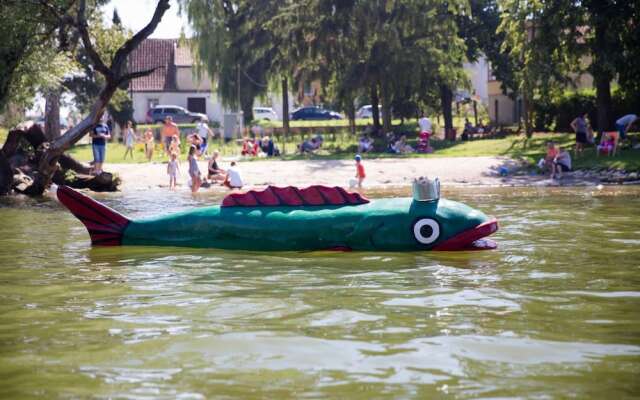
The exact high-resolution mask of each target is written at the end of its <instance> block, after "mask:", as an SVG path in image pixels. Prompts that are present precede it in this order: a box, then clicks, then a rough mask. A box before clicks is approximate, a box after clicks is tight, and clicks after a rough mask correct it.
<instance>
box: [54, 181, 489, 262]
mask: <svg viewBox="0 0 640 400" xmlns="http://www.w3.org/2000/svg"><path fill="white" fill-rule="evenodd" d="M58 197H59V199H60V200H61V202H62V203H63V204H65V205H66V206H67V207H68V208H69V209H70V210H71V211H72V213H74V215H76V216H77V217H78V218H79V219H80V220H81V221H82V222H83V223H85V225H86V226H87V229H88V230H89V233H90V235H91V238H92V242H93V244H94V245H136V246H182V247H200V248H216V249H229V250H255V251H300V250H306V251H309V250H331V249H339V250H362V251H421V250H464V249H473V248H494V247H495V244H494V243H492V242H491V241H480V240H479V239H481V238H483V237H485V236H487V235H489V234H491V233H493V232H495V231H496V230H497V222H496V221H495V219H491V218H489V217H488V216H486V215H485V214H484V213H482V212H480V211H478V210H475V209H473V208H471V207H469V206H467V205H465V204H462V203H458V202H455V201H449V200H446V199H440V200H435V201H416V200H414V199H412V198H390V199H378V200H371V201H368V202H366V203H364V204H346V205H326V204H325V205H304V206H298V207H292V206H282V205H279V206H250V207H247V206H232V207H225V206H210V207H202V208H197V209H192V210H188V211H184V212H179V213H175V214H171V215H165V216H159V217H155V218H148V219H141V220H129V219H127V218H126V217H123V216H121V215H120V214H118V213H116V212H115V211H113V210H111V209H109V208H108V207H106V206H104V205H102V204H100V203H98V202H96V201H95V200H93V199H90V198H88V197H86V196H84V195H82V194H80V193H78V192H76V191H74V190H73V189H69V188H66V187H61V188H59V189H58ZM79 204H81V206H80V205H79ZM87 209H92V210H94V214H97V215H102V216H104V217H103V218H104V220H99V221H96V218H97V217H96V215H87V213H86V210H87ZM110 213H114V214H110ZM105 220H106V221H107V222H106V223H105ZM97 223H102V225H104V226H107V227H106V228H105V227H104V226H96V224H97Z"/></svg>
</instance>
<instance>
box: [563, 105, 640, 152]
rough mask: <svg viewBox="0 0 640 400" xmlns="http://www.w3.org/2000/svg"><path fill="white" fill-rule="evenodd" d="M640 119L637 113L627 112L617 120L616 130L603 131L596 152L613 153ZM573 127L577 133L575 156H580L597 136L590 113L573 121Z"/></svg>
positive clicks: (592, 143)
mask: <svg viewBox="0 0 640 400" xmlns="http://www.w3.org/2000/svg"><path fill="white" fill-rule="evenodd" d="M639 121H640V117H638V116H637V115H636V114H627V115H624V116H622V117H620V118H618V119H617V120H616V130H615V131H613V132H603V134H602V138H601V140H600V143H599V144H597V145H596V153H597V154H598V155H599V154H606V155H611V154H613V153H614V152H615V148H616V146H617V144H618V142H620V141H622V140H625V138H626V136H627V132H629V130H630V129H631V127H632V126H633V125H634V124H635V123H637V122H639ZM570 125H571V129H573V131H574V132H575V135H576V147H575V156H576V157H578V156H579V155H580V154H582V153H583V152H584V149H585V147H586V146H589V145H594V144H595V138H594V135H593V128H592V127H591V124H590V123H589V114H588V113H586V112H585V113H583V114H582V115H579V116H577V117H576V118H575V119H574V120H573V121H571V124H570Z"/></svg>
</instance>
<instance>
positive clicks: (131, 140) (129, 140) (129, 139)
mask: <svg viewBox="0 0 640 400" xmlns="http://www.w3.org/2000/svg"><path fill="white" fill-rule="evenodd" d="M123 139H124V145H125V146H126V147H127V149H126V150H125V151H124V159H125V160H126V159H127V154H130V155H131V159H132V160H133V145H134V144H135V142H136V132H135V131H134V130H133V123H132V122H131V121H127V127H126V128H125V130H124V138H123Z"/></svg>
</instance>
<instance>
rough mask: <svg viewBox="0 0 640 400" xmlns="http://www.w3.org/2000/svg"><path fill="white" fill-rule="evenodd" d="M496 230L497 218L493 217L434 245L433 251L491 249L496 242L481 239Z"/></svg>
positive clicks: (495, 245) (496, 245) (494, 246)
mask: <svg viewBox="0 0 640 400" xmlns="http://www.w3.org/2000/svg"><path fill="white" fill-rule="evenodd" d="M497 230H498V220H497V219H495V218H492V219H490V220H489V221H486V222H483V223H481V224H480V225H478V226H476V227H474V228H471V229H467V230H466V231H463V232H460V233H458V234H457V235H455V236H453V237H451V238H449V239H447V240H445V241H444V242H442V243H440V244H438V245H437V246H435V247H434V248H433V249H432V250H435V251H460V250H463V251H470V250H493V249H495V248H497V247H498V244H497V243H496V242H495V241H493V240H491V239H483V238H484V237H486V236H489V235H491V234H492V233H494V232H495V231H497Z"/></svg>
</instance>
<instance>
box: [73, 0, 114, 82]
mask: <svg viewBox="0 0 640 400" xmlns="http://www.w3.org/2000/svg"><path fill="white" fill-rule="evenodd" d="M86 9H87V1H86V0H80V4H79V5H78V21H77V27H78V32H80V37H81V38H82V44H83V45H84V49H85V51H86V52H87V54H88V55H89V58H91V61H92V62H93V64H94V67H95V69H96V70H98V71H99V72H100V73H102V75H104V76H105V78H106V79H107V81H108V80H110V79H113V71H112V70H110V69H109V67H107V65H106V64H105V63H104V61H102V58H101V57H100V54H98V52H97V51H96V49H95V48H94V47H93V43H91V37H90V36H89V26H88V25H87V17H86V15H85V13H86Z"/></svg>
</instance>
